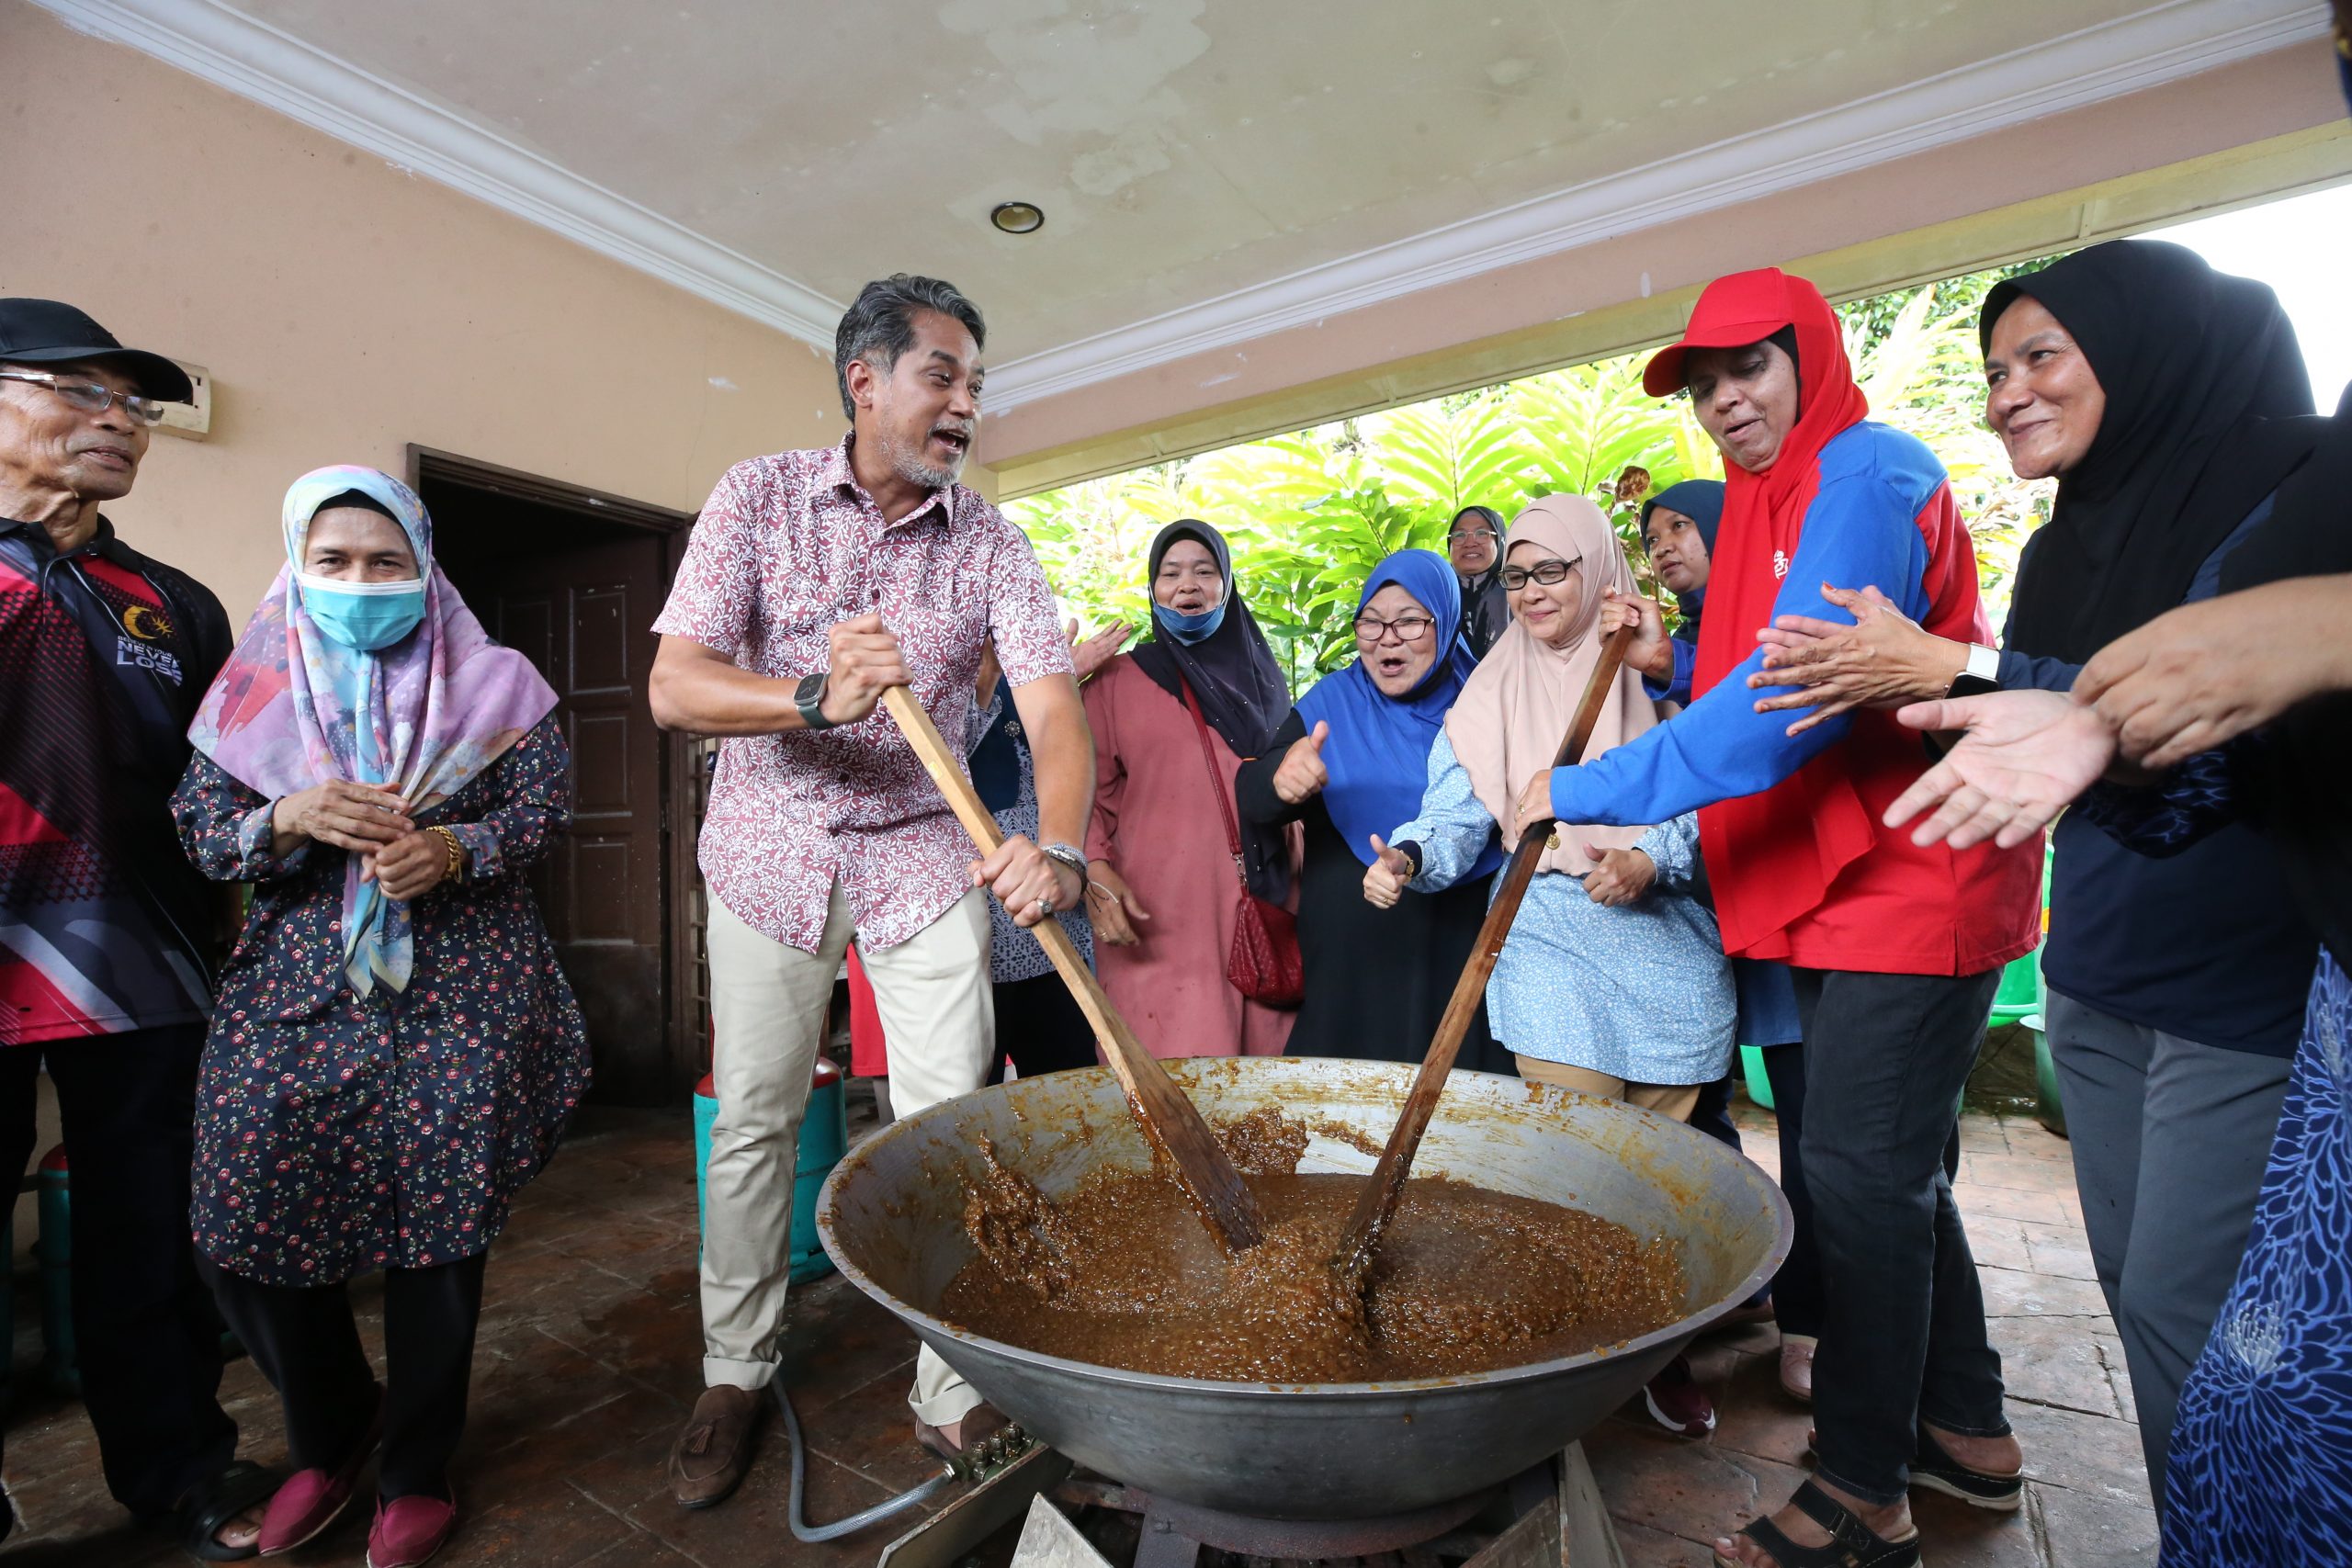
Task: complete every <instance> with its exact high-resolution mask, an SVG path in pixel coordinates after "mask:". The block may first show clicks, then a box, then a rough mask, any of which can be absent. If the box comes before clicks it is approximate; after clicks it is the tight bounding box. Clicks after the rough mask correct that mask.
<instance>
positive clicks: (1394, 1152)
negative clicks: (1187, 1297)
mask: <svg viewBox="0 0 2352 1568" xmlns="http://www.w3.org/2000/svg"><path fill="white" fill-rule="evenodd" d="M1633 636H1634V628H1633V627H1632V626H1620V627H1618V628H1617V630H1615V631H1613V632H1611V634H1610V635H1609V640H1608V641H1607V642H1605V643H1603V644H1602V645H1601V648H1600V663H1598V664H1596V665H1594V666H1593V669H1592V679H1591V680H1589V681H1588V682H1585V688H1584V700H1583V701H1581V702H1579V703H1578V704H1577V711H1576V716H1575V718H1574V719H1573V720H1572V721H1571V722H1570V723H1569V725H1568V735H1567V739H1566V740H1563V741H1562V742H1561V743H1560V754H1559V757H1558V758H1557V759H1556V760H1555V761H1554V762H1553V764H1552V765H1553V766H1554V767H1557V768H1566V767H1573V766H1574V765H1575V764H1576V763H1577V762H1578V761H1582V760H1583V757H1584V748H1585V742H1587V741H1588V740H1589V739H1592V727H1593V726H1594V725H1595V724H1596V723H1598V722H1599V721H1600V705H1601V704H1602V703H1603V702H1605V701H1607V700H1608V697H1609V689H1610V687H1611V685H1612V684H1613V683H1614V682H1616V679H1617V667H1618V666H1619V665H1621V664H1623V662H1624V660H1625V645H1626V643H1628V642H1630V641H1631V640H1632V639H1633ZM1551 836H1552V834H1551V824H1550V823H1548V822H1536V823H1532V824H1531V825H1530V826H1529V828H1528V830H1527V831H1526V832H1525V833H1523V834H1521V837H1520V840H1519V848H1518V849H1516V850H1514V851H1512V852H1511V857H1510V865H1509V866H1508V867H1506V868H1505V869H1504V872H1503V879H1502V881H1501V883H1500V884H1499V885H1498V886H1497V887H1496V889H1495V901H1494V902H1493V903H1492V904H1489V905H1488V906H1487V920H1486V923H1485V924H1484V925H1482V926H1480V927H1479V928H1478V942H1477V945H1476V946H1475V947H1473V948H1472V949H1471V950H1470V962H1469V963H1468V964H1464V965H1463V969H1462V978H1461V979H1460V980H1458V981H1456V982H1455V983H1454V987H1453V999H1452V1000H1451V1001H1449V1002H1447V1003H1446V1006H1445V1014H1444V1016H1443V1017H1442V1018H1440V1019H1439V1020H1438V1025H1437V1038H1436V1039H1434V1040H1432V1041H1430V1052H1429V1055H1426V1056H1424V1057H1422V1058H1421V1070H1420V1072H1419V1075H1418V1076H1417V1077H1415V1078H1414V1079H1413V1092H1412V1093H1411V1094H1410V1095H1409V1096H1408V1097H1407V1099H1406V1100H1405V1113H1404V1114H1403V1115H1401V1116H1399V1117H1398V1118H1397V1126H1396V1130H1395V1131H1393V1132H1391V1133H1390V1134H1388V1145H1387V1146H1386V1147H1385V1148H1384V1149H1382V1150H1381V1151H1380V1163H1379V1164H1377V1165H1375V1166H1374V1167H1373V1168H1372V1179H1371V1180H1370V1181H1367V1182H1365V1183H1364V1188H1363V1194H1362V1195H1361V1196H1359V1197H1358V1198H1357V1199H1356V1206H1355V1212H1354V1213H1352V1214H1351V1215H1349V1216H1348V1228H1347V1229H1346V1230H1345V1231H1343V1232H1341V1233H1340V1248H1339V1251H1338V1252H1337V1253H1336V1254H1335V1255H1334V1257H1333V1259H1332V1263H1333V1267H1335V1268H1337V1269H1340V1272H1341V1273H1342V1274H1343V1275H1345V1276H1348V1277H1351V1278H1354V1279H1357V1280H1362V1279H1363V1278H1365V1276H1366V1274H1367V1273H1368V1271H1369V1270H1370V1269H1371V1266H1372V1255H1373V1253H1374V1251H1375V1250H1376V1249H1377V1248H1378V1247H1379V1246H1380V1233H1381V1232H1382V1231H1383V1230H1385V1228H1387V1224H1388V1221H1389V1219H1390V1217H1391V1216H1392V1215H1394V1214H1395V1213H1396V1212H1397V1199H1398V1198H1399V1197H1400V1196H1402V1195H1403V1193H1404V1190H1405V1178H1406V1177H1407V1176H1408V1174H1410V1173H1411V1171H1412V1168H1413V1156H1414V1155H1416V1154H1417V1153H1419V1150H1420V1146H1421V1134H1424V1133H1426V1132H1428V1131H1429V1126H1430V1117H1431V1116H1433V1115H1435V1114H1436V1113H1437V1102H1438V1097H1439V1096H1440V1095H1442V1094H1443V1093H1444V1092H1445V1079H1446V1075H1447V1074H1449V1073H1451V1072H1452V1071H1453V1058H1454V1057H1455V1056H1456V1055H1458V1054H1460V1052H1461V1050H1462V1037H1463V1036H1464V1035H1465V1034H1467V1033H1468V1032H1470V1020H1471V1018H1472V1016H1473V1015H1475V1014H1476V1012H1477V1010H1478V1004H1479V1002H1480V1001H1482V1000H1483V999H1485V997H1486V994H1487V976H1491V975H1492V974H1493V973H1494V972H1495V960H1496V959H1497V958H1498V957H1500V956H1501V955H1502V951H1503V939H1504V938H1506V937H1508V936H1509V935H1510V923H1511V921H1512V919H1514V918H1516V917H1517V915H1518V914H1519V906H1520V903H1521V900H1522V899H1524V898H1525V897H1527V886H1528V884H1529V883H1531V882H1532V881H1534V880H1535V866H1536V863H1537V862H1539V861H1541V860H1542V859H1543V858H1544V850H1545V849H1546V848H1547V847H1548V841H1549V840H1550V839H1551Z"/></svg>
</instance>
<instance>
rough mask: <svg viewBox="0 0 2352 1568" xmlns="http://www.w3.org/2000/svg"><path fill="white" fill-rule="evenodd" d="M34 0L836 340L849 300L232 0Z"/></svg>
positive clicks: (556, 226) (811, 338)
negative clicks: (224, 0) (226, 0)
mask: <svg viewBox="0 0 2352 1568" xmlns="http://www.w3.org/2000/svg"><path fill="white" fill-rule="evenodd" d="M34 3H35V4H36V5H39V6H42V7H43V8H44V9H46V10H49V11H51V12H53V13H54V14H55V15H56V16H57V17H59V19H61V20H62V21H63V22H64V23H65V24H66V25H67V26H68V27H71V28H75V29H76V30H78V31H81V32H85V33H88V34H91V35H93V36H94V37H97V38H102V39H107V40H109V41H111V42H115V43H120V44H127V45H129V46H130V48H132V49H135V50H138V51H140V52H141V53H143V54H150V55H153V56H154V57H155V58H156V59H158V60H161V61H163V62H164V63H165V64H168V65H173V66H176V67H177V68H178V69H180V70H182V71H186V72H187V73H190V74H192V75H196V76H200V77H202V78H203V79H204V80H205V81H208V82H209V83H211V84H213V85H215V86H219V87H225V88H227V89H228V90H229V91H230V92H232V93H235V94H237V95H238V96H241V97H246V98H251V99H252V100H254V102H255V103H258V104H261V105H263V106H265V107H268V108H272V109H275V110H277V112H278V113H279V114H282V115H285V116H287V117H288V118H291V119H295V120H299V121H300V122H301V123H302V124H304V125H307V126H310V127H311V129H312V130H322V131H324V132H325V133H326V134H327V135H329V136H332V137H334V139H335V140H336V141H344V142H347V143H349V144H350V145H352V146H354V147H357V148H359V149H361V150H363V151H365V152H372V153H375V154H376V155H378V156H379V157H381V158H383V159H385V160H386V161H388V162H390V163H391V164H395V165H397V166H399V167H401V168H402V169H406V170H410V171H413V172H414V173H416V174H420V175H425V176H427V177H428V178H431V179H435V180H437V181H439V182H440V183H442V184H443V185H447V186H452V187H453V188H455V189H458V190H460V191H463V192H465V193H466V194H467V195H468V196H471V197H478V198H479V199H481V200H482V201H486V202H488V203H490V205H492V207H495V208H499V209H503V210H504V211H507V212H511V213H513V214H515V216H516V217H518V218H523V219H526V220H529V221H530V222H533V223H536V224H538V225H539V226H540V227H542V228H546V229H551V230H553V231H555V232H557V233H559V234H561V235H562V236H564V237H565V238H566V239H569V240H573V241H576V242H578V243H581V244H582V245H585V246H587V247H588V248H589V249H590V250H592V251H595V252H597V253H599V254H603V255H607V256H610V257H612V258H613V259H614V260H616V261H618V262H621V263H624V264H625V265H628V266H632V267H635V268H637V269H638V270H639V271H640V272H644V273H649V274H650V275H652V276H655V277H658V278H660V279H662V281H663V282H665V283H670V284H674V285H675V286H676V287H678V288H683V289H684V290H686V291H687V292H688V293H690V294H694V295H697V296H699V297H701V298H702V299H707V300H710V301H711V302H712V303H714V304H717V305H722V306H724V307H726V308H727V309H728V310H734V311H738V312H740V313H741V314H742V315H745V316H749V317H750V318H751V319H752V320H753V321H760V322H763V323H764V324H765V325H768V326H771V327H774V328H775V329H776V330H778V331H779V332H784V333H790V334H791V335H792V336H794V337H796V338H799V339H802V340H804V341H806V342H808V343H811V344H817V345H819V346H820V347H822V348H824V349H826V350H828V351H830V350H831V348H832V345H833V329H834V327H835V326H836V324H838V322H839V321H840V320H841V313H842V307H841V305H840V304H838V303H837V302H835V301H833V300H831V299H826V298H825V297H824V296H823V295H821V294H819V293H817V292H816V291H815V290H814V289H811V288H806V287H804V286H802V285H801V284H798V283H796V282H794V281H793V280H792V279H791V278H788V277H786V276H783V275H782V274H780V273H776V272H774V271H771V270H770V269H769V268H767V267H764V266H762V265H760V264H759V263H757V262H755V261H753V260H752V259H751V258H750V257H749V256H746V255H743V254H741V253H740V252H737V251H732V250H729V249H728V248H727V247H726V246H724V245H721V244H718V243H715V242H713V241H711V240H708V239H706V238H705V237H703V236H702V235H700V234H697V233H695V231H693V230H691V229H688V228H686V227H684V225H683V224H679V223H675V222H673V221H672V220H669V219H667V218H664V217H662V215H661V214H660V213H658V212H654V211H651V210H650V209H647V208H645V207H642V206H640V205H639V204H638V203H636V202H634V201H631V200H629V199H628V198H627V197H622V196H618V195H616V194H615V193H614V192H612V191H609V190H606V189H605V187H604V186H599V185H596V184H594V182H592V181H589V180H585V179H582V178H581V177H580V176H579V175H575V174H572V173H571V172H570V171H569V170H566V169H564V168H561V167H560V166H559V165H557V164H552V163H550V162H548V160H547V159H546V158H543V157H541V156H539V155H538V154H537V153H536V152H528V151H526V149H524V148H521V147H518V146H516V145H515V143H513V142H512V141H507V140H506V139H505V138H504V137H503V136H500V135H498V134H497V133H496V132H494V131H491V130H485V129H483V128H482V127H481V126H479V125H476V124H474V123H473V122H471V121H470V120H467V119H464V118H459V117H458V115H456V114H453V113H451V112H450V111H449V110H448V109H447V108H444V107H441V106H439V105H437V104H435V103H432V102H429V101H428V100H426V99H424V98H423V97H421V96H418V95H417V94H415V93H413V92H411V91H410V90H408V89H407V88H405V87H401V86H399V85H395V84H393V83H390V82H387V81H385V80H384V79H383V78H381V77H379V76H376V75H373V74H371V73H368V72H366V71H363V70H360V69H359V68H357V67H356V66H354V65H351V64H349V63H347V62H344V61H342V60H339V59H337V58H335V57H334V55H331V54H328V53H326V52H325V51H322V50H320V49H317V48H315V47H313V46H312V45H311V44H308V43H305V42H303V41H302V40H301V39H298V38H295V37H293V36H292V35H291V34H288V33H286V32H284V31H282V30H280V29H278V28H274V27H271V26H270V25H268V24H267V23H266V22H262V21H258V20H256V19H254V17H248V16H245V15H243V13H241V12H238V11H233V10H232V9H230V8H229V7H228V6H224V5H221V4H220V3H219V0H34Z"/></svg>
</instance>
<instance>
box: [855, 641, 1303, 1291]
mask: <svg viewBox="0 0 2352 1568" xmlns="http://www.w3.org/2000/svg"><path fill="white" fill-rule="evenodd" d="M882 705H883V706H885V707H887V708H888V709H889V710H890V716H891V717H892V718H894V719H896V720H898V723H899V730H900V731H901V732H902V733H904V734H905V736H906V738H907V740H908V742H909V743H910V745H912V746H913V747H914V749H915V755H916V756H918V757H920V758H922V765H923V767H924V769H925V770H926V771H927V772H929V773H930V774H931V782H932V783H933V784H937V785H938V786H939V793H940V794H942V795H945V796H946V797H947V804H948V805H949V807H952V808H954V810H955V812H956V820H957V821H958V822H961V823H962V824H964V831H966V832H967V833H969V834H970V835H971V836H972V841H973V842H974V843H976V844H978V845H979V846H980V853H981V854H983V855H989V854H993V853H995V852H996V850H997V846H998V845H1000V844H1001V843H1003V842H1004V834H1003V833H1002V832H1001V831H1000V830H999V829H998V828H997V825H996V818H994V817H991V816H989V808H988V807H985V806H983V805H981V804H980V797H979V795H978V793H977V792H976V791H975V790H974V789H973V788H972V782H971V780H970V779H969V778H967V776H966V775H965V773H964V765H963V762H962V761H960V760H959V759H958V758H957V757H956V753H955V752H953V751H951V750H948V749H947V742H946V741H945V740H944V739H942V738H941V736H940V733H939V728H938V726H936V725H934V724H933V723H932V722H931V715H929V714H927V713H925V712H924V711H923V708H922V704H921V703H918V702H917V701H915V697H914V694H913V693H912V692H910V691H909V690H907V688H905V687H904V686H893V687H891V688H890V689H889V690H888V691H887V692H885V693H883V694H882ZM1029 931H1030V934H1031V935H1033V936H1035V938H1036V939H1037V941H1038V943H1039V944H1040V945H1041V946H1043V947H1044V948H1045V950H1046V957H1048V958H1050V959H1052V960H1053V961H1054V968H1055V970H1056V971H1057V972H1058V973H1059V974H1060V976H1061V977H1062V983H1063V984H1064V985H1066V986H1068V987H1069V989H1070V995H1072V996H1074V997H1076V998H1078V1006H1079V1010H1080V1011H1081V1012H1083V1013H1085V1014H1086V1021H1087V1022H1089V1023H1091V1024H1092V1025H1093V1026H1094V1038H1095V1039H1097V1040H1099V1041H1101V1042H1102V1044H1103V1060H1105V1061H1107V1062H1108V1063H1110V1065H1111V1070H1112V1071H1113V1072H1114V1073H1116V1074H1117V1075H1118V1077H1119V1083H1120V1086H1121V1087H1122V1088H1124V1089H1125V1090H1126V1091H1127V1103H1128V1104H1129V1105H1130V1106H1132V1107H1134V1109H1135V1113H1136V1122H1137V1123H1139V1124H1140V1125H1141V1126H1142V1128H1143V1133H1144V1136H1145V1138H1146V1139H1148V1141H1149V1142H1150V1143H1151V1145H1152V1146H1153V1147H1154V1148H1156V1149H1157V1150H1159V1152H1160V1153H1161V1154H1163V1155H1165V1156H1167V1157H1168V1163H1169V1165H1170V1167H1171V1168H1173V1169H1174V1171H1175V1173H1176V1180H1177V1182H1178V1184H1179V1185H1181V1186H1182V1188H1183V1189H1184V1195H1185V1197H1186V1198H1188V1199H1190V1200H1191V1201H1192V1205H1193V1210H1194V1211H1195V1212H1196V1213H1199V1214H1200V1216H1201V1218H1202V1220H1203V1222H1204V1223H1205V1224H1207V1225H1208V1227H1209V1229H1210V1231H1211V1232H1212V1233H1213V1234H1214V1235H1216V1238H1217V1241H1218V1244H1219V1245H1221V1246H1222V1247H1224V1248H1225V1250H1226V1252H1227V1254H1228V1255H1229V1254H1232V1253H1235V1252H1238V1251H1240V1250H1242V1249H1243V1248H1245V1247H1255V1246H1257V1245H1258V1243H1259V1242H1260V1241H1261V1240H1262V1239H1264V1236H1265V1222H1264V1219H1263V1217H1262V1216H1261V1214H1260V1213H1259V1212H1258V1199H1257V1195H1256V1194H1255V1193H1253V1192H1251V1191H1250V1185H1249V1183H1248V1182H1246V1181H1244V1180H1243V1179H1241V1173H1240V1172H1239V1171H1238V1170H1236V1169H1235V1168H1233V1161H1232V1160H1231V1159H1229V1158H1228V1157H1227V1156H1226V1152H1225V1145H1222V1144H1219V1143H1218V1142H1217V1141H1216V1134H1215V1133H1213V1132H1211V1131H1210V1130H1209V1124H1208V1121H1207V1119H1206V1118H1204V1116H1202V1114H1201V1111H1200V1108H1199V1107H1198V1106H1196V1105H1194V1104H1193V1101H1192V1100H1191V1098H1190V1097H1189V1096H1187V1095H1186V1094H1185V1093H1184V1091H1183V1090H1182V1089H1178V1088H1177V1087H1176V1080H1175V1079H1173V1078H1171V1077H1169V1076H1168V1069H1167V1068H1166V1067H1163V1066H1160V1065H1159V1058H1158V1057H1156V1056H1154V1055H1152V1054H1151V1053H1150V1052H1148V1051H1147V1050H1145V1049H1144V1047H1143V1042H1141V1041H1139V1040H1137V1039H1136V1037H1135V1034H1134V1032H1132V1031H1130V1030H1129V1029H1128V1028H1127V1025H1126V1021H1125V1020H1124V1019H1122V1018H1120V1016H1119V1014H1118V1010H1117V1009H1115V1008H1114V1007H1113V1006H1112V1005H1111V998H1109V997H1108V996H1106V995H1104V994H1103V986H1102V983H1101V982H1100V981H1098V980H1096V979H1095V977H1094V972H1093V971H1092V970H1091V969H1089V968H1087V966H1086V961H1085V960H1084V959H1082V958H1080V956H1079V955H1078V949H1077V947H1076V946H1075V945H1074V944H1073V943H1072V942H1070V940H1069V932H1068V931H1064V930H1062V927H1061V922H1060V921H1059V920H1039V921H1038V922H1037V923H1036V924H1035V925H1034V926H1032V927H1030V928H1029Z"/></svg>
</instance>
